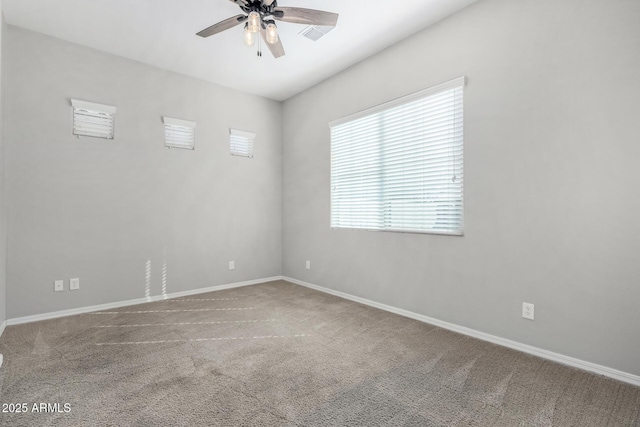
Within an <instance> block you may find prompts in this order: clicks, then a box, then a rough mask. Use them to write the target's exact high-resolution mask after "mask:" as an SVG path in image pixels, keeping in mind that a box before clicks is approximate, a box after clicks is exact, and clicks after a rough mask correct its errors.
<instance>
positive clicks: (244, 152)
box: [229, 129, 256, 157]
mask: <svg viewBox="0 0 640 427" xmlns="http://www.w3.org/2000/svg"><path fill="white" fill-rule="evenodd" d="M229 134H230V137H229V146H230V152H231V155H232V156H241V157H253V140H254V139H255V138H256V134H255V133H251V132H245V131H242V130H236V129H229Z"/></svg>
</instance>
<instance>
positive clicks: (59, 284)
mask: <svg viewBox="0 0 640 427" xmlns="http://www.w3.org/2000/svg"><path fill="white" fill-rule="evenodd" d="M53 291H54V292H62V291H64V280H56V281H55V282H53Z"/></svg>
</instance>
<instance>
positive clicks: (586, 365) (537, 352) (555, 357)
mask: <svg viewBox="0 0 640 427" xmlns="http://www.w3.org/2000/svg"><path fill="white" fill-rule="evenodd" d="M282 279H283V280H286V281H288V282H291V283H295V284H296V285H300V286H304V287H307V288H311V289H315V290H316V291H320V292H324V293H327V294H331V295H335V296H338V297H340V298H344V299H348V300H351V301H355V302H359V303H361V304H364V305H368V306H371V307H375V308H379V309H381V310H384V311H388V312H391V313H395V314H399V315H400V316H404V317H408V318H410V319H414V320H418V321H420V322H424V323H429V324H431V325H434V326H438V327H440V328H443V329H448V330H450V331H454V332H458V333H460V334H463V335H468V336H470V337H473V338H478V339H480V340H483V341H488V342H490V343H493V344H497V345H501V346H503V347H508V348H511V349H514V350H518V351H521V352H523V353H528V354H531V355H534V356H538V357H541V358H543V359H547V360H552V361H554V362H558V363H561V364H563V365H568V366H572V367H574V368H578V369H582V370H585V371H589V372H593V373H595V374H600V375H604V376H606V377H609V378H613V379H616V380H619V381H623V382H625V383H629V384H633V385H635V386H640V376H638V375H633V374H630V373H627V372H623V371H619V370H617V369H613V368H608V367H606V366H602V365H598V364H595V363H591V362H586V361H584V360H580V359H576V358H573V357H569V356H565V355H562V354H559V353H554V352H552V351H548V350H544V349H541V348H538V347H533V346H530V345H527V344H522V343H519V342H517V341H511V340H508V339H506V338H501V337H497V336H495V335H490V334H487V333H484V332H480V331H476V330H475V329H470V328H466V327H464V326H459V325H456V324H454V323H449V322H445V321H442V320H438V319H434V318H432V317H428V316H424V315H422V314H417V313H413V312H411V311H407V310H403V309H401V308H396V307H392V306H390V305H386V304H381V303H379V302H375V301H371V300H368V299H365V298H360V297H356V296H353V295H350V294H347V293H344V292H340V291H334V290H333V289H329V288H324V287H322V286H318V285H313V284H311V283H307V282H303V281H302V280H297V279H293V278H290V277H283V278H282Z"/></svg>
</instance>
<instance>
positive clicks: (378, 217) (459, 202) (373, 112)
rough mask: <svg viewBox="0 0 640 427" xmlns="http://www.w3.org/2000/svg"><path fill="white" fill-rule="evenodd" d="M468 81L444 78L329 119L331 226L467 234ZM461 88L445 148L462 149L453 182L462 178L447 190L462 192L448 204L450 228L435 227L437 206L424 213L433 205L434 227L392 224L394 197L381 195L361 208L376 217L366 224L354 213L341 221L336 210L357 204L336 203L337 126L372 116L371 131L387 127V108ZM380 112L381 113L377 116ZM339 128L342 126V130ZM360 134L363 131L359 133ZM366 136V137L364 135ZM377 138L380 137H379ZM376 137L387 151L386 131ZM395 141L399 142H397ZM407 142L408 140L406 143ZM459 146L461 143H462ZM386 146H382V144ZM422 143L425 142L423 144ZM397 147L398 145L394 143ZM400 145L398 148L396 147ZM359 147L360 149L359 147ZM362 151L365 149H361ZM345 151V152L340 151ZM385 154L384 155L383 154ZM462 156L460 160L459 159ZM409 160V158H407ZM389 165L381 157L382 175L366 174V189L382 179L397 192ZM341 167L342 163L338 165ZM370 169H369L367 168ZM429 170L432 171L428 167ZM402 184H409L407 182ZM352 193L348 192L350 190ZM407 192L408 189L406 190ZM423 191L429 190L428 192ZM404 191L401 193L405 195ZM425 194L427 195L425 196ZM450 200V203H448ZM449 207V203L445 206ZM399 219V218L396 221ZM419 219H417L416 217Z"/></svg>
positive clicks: (383, 191)
mask: <svg viewBox="0 0 640 427" xmlns="http://www.w3.org/2000/svg"><path fill="white" fill-rule="evenodd" d="M466 83H467V79H466V77H465V76H461V77H458V78H455V79H452V80H449V81H447V82H444V83H442V84H439V85H436V86H433V87H429V88H427V89H423V90H420V91H418V92H414V93H412V94H409V95H407V96H403V97H400V98H397V99H394V100H392V101H389V102H386V103H383V104H380V105H377V106H374V107H372V108H368V109H365V110H363V111H360V112H358V113H355V114H351V115H348V116H346V117H343V118H340V119H337V120H334V121H332V122H330V123H329V128H330V133H331V136H330V140H331V158H330V170H331V172H330V180H331V183H330V215H329V217H330V227H331V229H336V230H338V229H341V230H365V231H386V232H395V233H416V234H436V235H448V236H464V229H465V227H464V88H465V86H466ZM458 89H460V92H459V94H458V93H456V92H454V93H452V97H453V99H454V100H453V101H452V108H453V111H452V112H451V113H450V114H451V120H452V121H453V123H457V124H456V125H454V127H453V129H454V130H453V131H451V136H449V137H448V139H447V142H446V143H443V144H442V145H443V148H445V149H446V148H447V146H450V147H452V152H453V151H454V150H458V151H459V154H458V151H456V155H454V156H453V157H452V159H453V160H452V162H453V163H452V171H453V176H452V182H456V181H455V179H456V178H457V179H458V182H456V185H455V186H454V187H452V188H453V190H449V193H448V194H447V197H450V196H451V195H452V194H459V198H454V199H452V200H451V202H450V203H451V204H450V205H449V206H448V207H449V208H453V210H452V211H451V212H450V214H449V215H447V216H449V218H448V224H450V228H434V226H435V224H436V223H437V221H438V215H439V214H438V209H439V208H438V207H437V205H436V206H433V207H431V208H425V209H423V210H422V211H421V213H424V212H430V210H429V209H431V212H433V213H434V218H435V219H434V220H433V224H432V225H431V226H430V227H428V228H427V227H426V226H425V228H413V227H402V226H400V227H392V226H389V225H387V224H388V223H392V222H394V221H393V219H391V220H390V219H389V218H388V217H387V214H388V213H390V212H392V208H391V204H392V203H393V202H392V201H391V200H390V197H386V198H385V197H379V200H378V204H379V207H378V208H375V204H376V203H375V201H374V202H372V200H373V199H371V200H369V201H365V203H371V204H372V205H373V206H374V208H373V209H370V210H367V208H365V209H362V210H361V212H359V213H360V214H361V215H364V216H367V215H370V218H373V219H372V220H369V219H367V220H364V221H361V223H362V226H359V225H358V224H354V223H357V222H358V217H355V216H352V217H351V218H347V220H346V221H344V220H343V221H344V222H346V223H349V222H351V223H350V224H346V225H340V224H339V221H340V219H339V218H337V217H336V213H338V214H339V213H340V211H344V212H347V216H348V215H349V214H348V208H349V207H351V206H356V205H353V204H352V202H347V203H346V207H344V205H345V204H344V203H343V209H340V208H336V205H335V204H336V203H337V202H338V200H337V199H336V200H334V198H335V197H336V195H335V191H336V184H337V183H336V182H335V181H334V179H335V178H334V176H335V173H336V170H337V169H336V165H335V162H336V157H338V156H337V155H335V154H336V143H335V141H334V135H335V134H334V131H335V130H336V129H338V128H339V127H340V126H342V125H347V124H356V123H355V122H356V121H358V120H361V119H364V120H366V119H368V118H371V119H372V124H371V125H368V127H367V128H366V129H367V131H368V130H369V129H373V128H374V127H376V126H377V127H381V126H382V127H384V126H385V123H384V121H383V119H382V118H381V117H382V116H384V114H385V113H387V112H392V111H393V110H394V109H397V108H401V107H402V106H405V105H409V104H411V103H412V102H416V101H420V100H427V99H429V98H432V97H433V98H435V97H436V96H437V95H439V94H445V93H446V92H449V91H451V90H458ZM456 96H459V97H460V100H459V101H458V100H457V99H456V98H455V97H456ZM458 106H459V107H461V108H460V109H459V110H458V109H457V107H458ZM376 116H378V117H376ZM458 118H459V119H460V120H459V122H457V120H458ZM374 119H378V120H377V121H374ZM415 123H418V121H417V120H416V122H415ZM458 128H459V129H460V132H459V135H458V133H456V131H455V129H458ZM338 131H339V130H338ZM372 132H373V133H374V134H375V133H376V132H378V133H381V131H376V130H373V131H372ZM366 133H367V132H366V131H363V132H361V133H360V135H362V134H366ZM357 136H359V135H357ZM361 138H362V137H361ZM376 138H377V139H376ZM458 139H459V141H458ZM374 140H375V141H376V143H374V144H372V145H370V146H369V148H370V149H372V150H375V149H378V150H380V149H381V150H382V151H384V142H383V141H384V140H383V139H382V135H378V134H376V137H374ZM395 144H398V143H397V142H396V143H395ZM402 144H404V142H403V143H402ZM458 146H459V147H458ZM345 147H347V146H346V145H345V144H344V142H343V143H342V145H340V146H339V149H342V150H344V149H345ZM380 147H382V148H380ZM421 147H422V146H421ZM394 148H395V147H394ZM396 149H397V148H396ZM356 150H357V149H356ZM360 150H361V151H360V152H362V149H360ZM340 155H342V154H340ZM383 156H384V155H383ZM340 160H341V161H344V157H343V158H341V159H340ZM458 160H459V161H458ZM361 161H362V160H361V157H357V156H356V157H354V160H353V163H354V164H357V165H359V164H360V162H361ZM404 161H406V160H404ZM385 165H386V166H387V167H388V165H389V161H388V160H385V159H383V160H378V164H376V165H374V166H373V170H375V168H379V171H380V172H379V173H378V175H379V176H376V173H375V172H371V171H370V170H369V171H366V173H365V175H366V174H368V175H367V176H366V179H367V180H369V181H366V183H365V184H364V185H365V187H364V188H365V190H363V191H365V192H366V190H367V189H370V188H373V187H372V185H374V186H375V184H376V182H378V183H379V187H380V192H381V194H385V195H388V194H390V193H393V191H392V190H391V189H390V188H391V187H392V186H390V185H388V186H385V184H384V182H385V180H386V179H387V175H386V172H385V171H384V169H385V167H386V166H385ZM338 168H339V167H338ZM347 170H348V169H347ZM365 170H366V169H365ZM457 170H459V171H460V175H459V176H456V175H457V173H456V171H457ZM343 171H344V169H343V170H341V171H340V172H343ZM427 174H428V171H427ZM416 176H419V174H416ZM421 176H422V177H425V176H426V175H421ZM402 185H407V184H405V183H403V184H402ZM351 191H356V193H354V194H358V193H357V191H358V190H357V187H355V190H354V188H352V189H351ZM403 191H404V190H403ZM347 194H348V193H347ZM360 194H365V193H360ZM405 194H406V193H405ZM422 194H427V193H425V192H424V190H423V193H422ZM402 195H404V194H401V196H402ZM423 197H424V196H423ZM407 200H410V197H407V198H406V199H402V198H400V199H399V200H398V201H399V202H400V203H401V204H402V203H403V202H406V201H407ZM445 204H446V203H445ZM445 208H446V207H445ZM403 215H406V213H405V212H404V211H403V214H401V215H400V216H399V217H398V218H400V222H404V220H405V218H409V219H407V222H408V223H411V222H412V221H411V218H410V216H411V214H409V217H406V216H403ZM455 216H457V217H458V218H455V219H451V217H455ZM395 222H396V223H397V221H395ZM414 222H415V220H414Z"/></svg>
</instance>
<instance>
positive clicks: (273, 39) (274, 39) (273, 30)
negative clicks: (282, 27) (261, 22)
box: [266, 22, 278, 44]
mask: <svg viewBox="0 0 640 427" xmlns="http://www.w3.org/2000/svg"><path fill="white" fill-rule="evenodd" d="M266 39H267V43H269V44H274V43H278V27H276V24H274V23H273V22H272V23H270V24H267V36H266Z"/></svg>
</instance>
